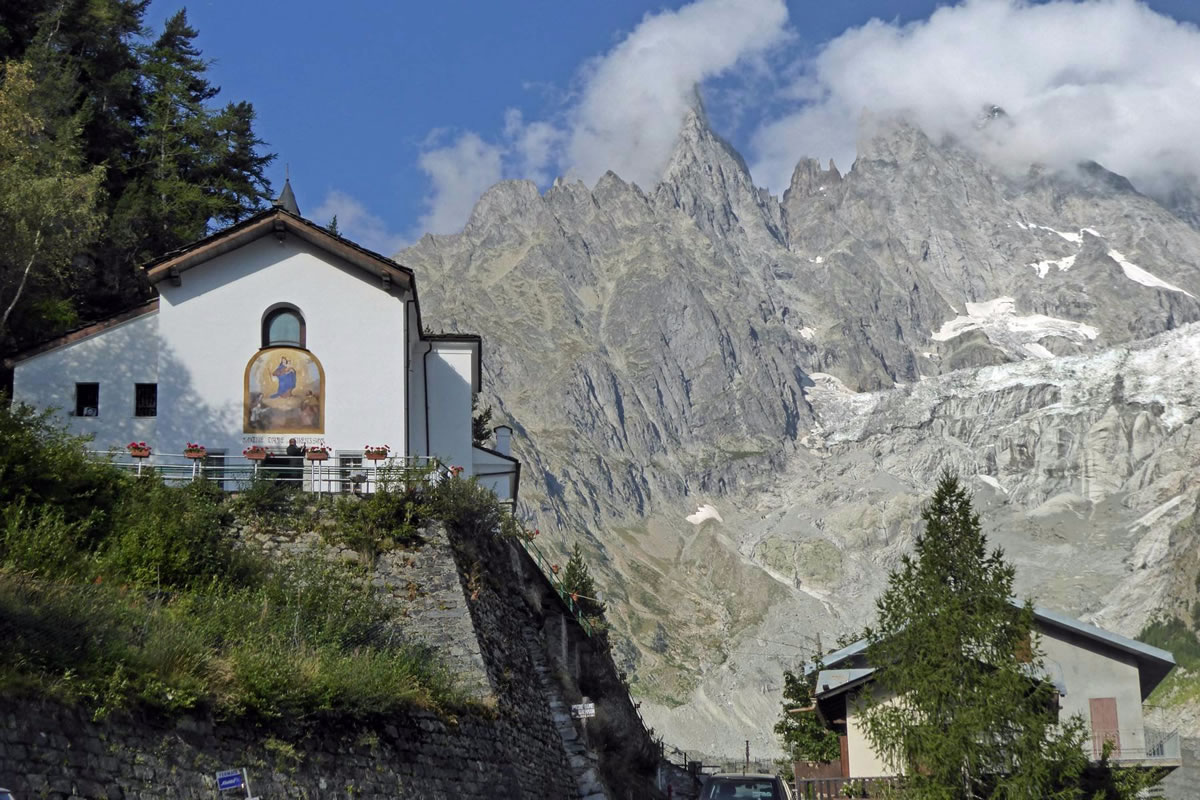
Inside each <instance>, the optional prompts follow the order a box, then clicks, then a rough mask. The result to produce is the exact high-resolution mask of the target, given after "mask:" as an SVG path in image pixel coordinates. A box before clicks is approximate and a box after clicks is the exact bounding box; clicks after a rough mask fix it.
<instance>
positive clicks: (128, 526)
mask: <svg viewBox="0 0 1200 800" xmlns="http://www.w3.org/2000/svg"><path fill="white" fill-rule="evenodd" d="M222 499H223V498H222V496H221V490H220V489H219V488H216V487H215V486H213V485H212V484H210V483H208V482H207V481H196V482H194V483H189V484H187V485H186V486H183V487H171V486H166V485H164V484H163V483H162V482H161V481H159V480H157V479H156V478H145V477H144V478H142V479H140V480H137V481H134V482H133V485H132V486H131V487H130V489H128V490H127V491H126V492H125V495H124V497H122V499H121V502H120V503H119V504H118V505H117V508H116V509H115V511H114V516H115V524H114V528H115V531H114V533H113V535H112V536H111V537H110V538H109V540H108V542H107V543H106V545H105V547H104V549H103V550H102V552H101V553H100V554H99V562H100V563H99V568H100V569H101V570H102V573H107V574H108V575H109V576H110V577H112V578H114V579H120V580H123V581H127V582H130V583H132V584H134V585H136V586H142V587H148V588H181V587H186V586H192V585H194V584H197V583H206V582H208V581H209V580H211V578H212V577H213V576H229V577H230V578H231V579H233V580H235V581H237V580H243V579H244V578H245V575H244V572H245V565H244V563H243V559H241V558H240V557H239V555H238V554H237V553H236V552H235V549H234V543H233V536H232V533H231V532H230V530H229V528H228V524H229V521H230V520H229V517H228V514H227V513H226V511H225V509H223V508H222V507H221V501H222Z"/></svg>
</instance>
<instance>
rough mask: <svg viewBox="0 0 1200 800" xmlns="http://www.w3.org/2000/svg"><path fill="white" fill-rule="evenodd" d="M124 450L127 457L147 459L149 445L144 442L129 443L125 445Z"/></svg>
mask: <svg viewBox="0 0 1200 800" xmlns="http://www.w3.org/2000/svg"><path fill="white" fill-rule="evenodd" d="M125 449H126V450H128V451H129V455H131V456H132V457H134V458H149V457H150V445H148V444H146V443H145V442H130V443H129V444H127V445H125Z"/></svg>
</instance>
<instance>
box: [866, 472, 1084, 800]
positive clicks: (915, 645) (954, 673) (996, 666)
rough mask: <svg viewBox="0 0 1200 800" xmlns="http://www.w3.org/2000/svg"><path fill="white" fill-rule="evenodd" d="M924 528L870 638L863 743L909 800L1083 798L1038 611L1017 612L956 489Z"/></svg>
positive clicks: (944, 494) (996, 555) (942, 490)
mask: <svg viewBox="0 0 1200 800" xmlns="http://www.w3.org/2000/svg"><path fill="white" fill-rule="evenodd" d="M922 518H923V519H924V521H925V529H924V531H923V532H922V533H921V534H920V535H919V536H918V537H917V541H916V548H915V549H916V552H915V555H913V556H906V557H905V558H904V559H903V560H902V561H901V565H900V568H899V569H898V570H896V571H895V572H893V573H892V574H891V576H890V577H889V580H888V588H887V590H886V591H885V592H884V594H883V596H882V597H880V599H879V600H878V601H877V607H878V622H877V627H876V628H874V629H868V631H867V640H868V648H867V660H868V663H870V664H871V665H872V666H874V667H875V668H876V673H875V682H874V686H873V689H872V694H871V696H869V697H868V699H867V700H866V707H865V709H864V726H865V730H866V735H867V738H868V739H869V740H870V742H871V744H872V745H873V746H874V748H875V751H876V752H877V753H879V754H880V755H881V756H882V757H883V758H884V759H885V760H886V761H887V762H888V763H889V764H890V766H892V767H893V768H894V769H896V770H897V771H898V772H902V773H903V774H904V775H905V788H904V795H905V796H906V797H915V798H938V800H952V799H954V800H958V799H959V798H961V799H962V800H966V799H967V798H1018V797H1019V798H1075V797H1079V796H1080V791H1081V790H1080V778H1081V774H1082V771H1083V769H1084V767H1085V766H1086V763H1087V759H1086V756H1085V754H1084V750H1083V746H1082V745H1083V724H1082V721H1081V720H1079V719H1078V718H1077V717H1076V718H1073V719H1071V720H1068V721H1067V722H1065V723H1064V724H1061V725H1060V724H1059V722H1058V712H1057V703H1056V698H1055V690H1054V687H1053V686H1052V685H1050V683H1049V682H1048V681H1046V680H1043V679H1042V676H1044V674H1045V673H1044V670H1043V661H1042V654H1041V651H1040V650H1039V648H1038V643H1037V637H1036V632H1035V631H1034V628H1033V623H1034V616H1033V607H1032V605H1030V604H1029V603H1028V602H1027V603H1026V604H1025V605H1024V606H1016V605H1014V604H1013V578H1014V574H1015V570H1014V569H1013V567H1012V566H1011V565H1009V564H1008V563H1007V562H1006V561H1005V560H1004V554H1003V552H1002V551H1001V550H999V549H995V550H991V551H989V550H988V547H987V540H986V537H985V536H984V534H983V530H982V528H981V526H980V524H979V517H978V515H977V514H976V513H975V512H974V510H973V509H972V507H971V501H970V498H969V497H968V495H967V492H966V490H965V489H964V488H963V487H962V486H960V485H959V483H958V481H957V479H955V478H954V477H951V476H949V475H946V476H943V477H942V479H941V480H940V482H939V483H938V486H937V489H936V491H935V492H934V495H933V499H932V500H931V501H930V503H929V505H928V507H927V508H926V509H925V511H924V512H923V514H922Z"/></svg>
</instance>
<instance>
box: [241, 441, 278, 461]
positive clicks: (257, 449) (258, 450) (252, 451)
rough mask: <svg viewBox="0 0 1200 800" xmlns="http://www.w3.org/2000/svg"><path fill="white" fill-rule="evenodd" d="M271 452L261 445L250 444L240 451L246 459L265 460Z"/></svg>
mask: <svg viewBox="0 0 1200 800" xmlns="http://www.w3.org/2000/svg"><path fill="white" fill-rule="evenodd" d="M270 456H271V454H270V453H269V452H267V449H266V448H265V447H263V446H262V445H258V444H252V445H250V446H249V447H247V448H246V449H245V450H243V451H242V457H243V458H245V459H247V460H248V461H265V460H266V459H267V458H270Z"/></svg>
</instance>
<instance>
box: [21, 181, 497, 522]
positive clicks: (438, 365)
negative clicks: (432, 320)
mask: <svg viewBox="0 0 1200 800" xmlns="http://www.w3.org/2000/svg"><path fill="white" fill-rule="evenodd" d="M146 274H147V276H148V277H149V279H150V282H151V284H152V285H153V286H154V288H155V289H156V290H157V297H155V298H154V299H152V300H150V301H149V302H147V303H145V304H143V305H141V306H139V307H137V308H134V309H130V310H128V311H126V312H125V313H123V314H119V315H117V316H115V317H113V318H111V319H107V320H103V321H101V322H97V323H95V324H92V325H89V326H87V327H85V328H81V329H79V330H76V331H73V332H71V333H68V334H66V335H64V336H60V337H58V338H57V339H54V340H52V341H49V342H46V343H44V344H42V345H40V346H38V347H36V348H33V349H31V350H28V351H26V352H24V353H21V354H18V355H17V356H15V357H14V358H12V359H10V360H9V361H8V364H9V366H10V367H11V368H12V369H13V398H14V400H15V401H17V402H23V403H27V404H30V405H33V406H36V407H39V408H54V409H57V411H58V413H59V414H60V415H61V418H62V419H63V420H64V421H65V422H66V424H67V425H68V427H69V429H70V430H71V431H73V432H76V433H80V434H88V435H91V436H92V437H93V446H94V447H95V448H96V449H97V450H99V451H111V452H114V453H116V454H117V458H118V461H124V462H126V463H130V459H129V455H128V453H127V452H126V446H127V445H128V444H129V443H131V442H135V443H136V442H145V443H146V444H147V445H148V446H149V447H150V449H151V451H152V453H151V455H150V456H149V457H147V458H145V459H141V460H138V465H139V467H140V466H142V465H143V462H144V465H145V466H153V467H155V468H157V469H158V470H160V471H161V472H163V473H164V474H171V471H172V470H175V471H176V472H179V473H181V474H185V475H186V474H190V473H188V472H187V470H189V469H190V470H191V473H195V472H196V471H197V466H196V464H195V463H192V464H189V462H187V461H185V460H184V458H183V456H184V449H185V446H186V445H187V444H188V443H195V444H199V445H202V446H203V447H204V452H205V457H204V459H203V460H202V462H201V463H202V465H203V466H202V467H200V469H207V470H208V471H209V473H210V474H211V475H213V476H216V477H217V478H218V479H221V480H229V481H232V476H235V475H245V474H248V470H249V469H250V468H255V469H263V470H266V473H265V474H268V475H269V474H275V475H278V476H282V478H284V479H286V478H287V477H288V476H294V478H295V480H297V481H303V484H304V486H305V488H308V489H311V490H315V491H350V490H356V491H362V490H367V491H369V490H371V489H372V488H373V485H374V482H375V480H376V479H377V478H378V476H379V474H380V473H379V472H378V470H379V469H380V465H381V464H383V465H388V464H390V465H397V464H398V465H401V466H402V467H406V468H418V467H420V466H422V465H429V467H430V468H434V469H437V470H440V471H442V472H448V471H455V472H459V473H461V474H462V475H464V476H468V477H469V476H477V477H478V479H479V480H480V482H481V483H483V484H484V485H487V486H489V487H490V488H492V489H494V490H495V491H496V493H497V495H498V496H499V497H500V498H501V499H502V500H507V501H512V502H515V499H516V496H517V488H518V481H519V477H520V464H519V463H518V462H517V460H516V459H514V458H513V457H512V454H511V453H510V450H509V447H510V435H511V430H510V429H509V428H507V427H504V426H502V427H500V428H497V429H496V431H495V446H494V447H483V446H479V445H477V444H475V442H474V440H473V436H472V411H473V409H472V406H473V399H474V397H475V395H476V394H477V393H478V392H479V389H480V375H481V360H482V357H483V353H482V350H483V342H482V339H481V337H480V336H477V335H466V334H436V335H434V334H430V333H428V332H427V331H428V330H429V327H428V326H427V323H426V322H425V321H424V320H423V319H422V316H421V307H420V303H419V301H418V297H417V285H416V280H415V276H414V275H413V271H412V270H410V269H408V268H407V267H404V266H402V265H400V264H398V263H396V262H395V261H393V260H391V259H389V258H386V257H384V256H382V255H380V254H378V253H374V252H372V251H370V250H367V249H366V248H364V247H361V246H359V245H357V244H355V243H354V242H351V241H349V240H347V239H345V238H343V237H341V236H338V235H335V234H333V233H331V232H329V231H328V230H326V229H325V228H323V227H321V226H319V225H316V224H314V223H313V222H311V221H309V220H307V219H305V218H304V217H302V216H301V215H300V211H299V208H298V207H297V205H296V201H295V196H294V194H293V192H292V189H291V186H290V184H286V183H285V185H284V189H283V192H282V193H281V195H280V197H279V199H278V200H277V201H276V202H275V204H274V206H273V207H272V208H269V209H267V210H264V211H262V212H260V213H258V214H256V215H254V216H252V217H250V218H248V219H246V220H244V221H242V222H240V223H237V224H235V225H233V226H231V227H228V228H226V229H224V230H221V231H219V232H217V233H215V234H213V235H211V236H209V237H207V238H205V239H202V240H200V241H198V242H195V243H194V244H191V245H189V246H187V247H184V248H182V249H180V250H178V251H176V252H172V253H169V254H167V255H165V256H163V257H162V258H160V259H159V260H157V261H155V262H153V263H151V264H149V265H147V266H146ZM385 445H386V446H387V447H388V448H389V456H391V458H390V459H389V460H387V461H383V462H379V461H373V460H371V459H364V451H365V449H366V448H367V447H368V446H370V447H382V446H385ZM317 448H326V449H327V450H328V453H327V455H326V456H325V457H324V458H323V459H322V458H321V456H320V450H317ZM310 450H316V452H315V453H314V454H313V455H314V457H313V458H312V460H308V459H306V458H305V455H306V454H307V453H308V452H309V451H310ZM263 453H266V454H268V455H267V457H265V458H261V456H262V454H263ZM247 455H249V456H250V458H247ZM272 470H274V471H272Z"/></svg>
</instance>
